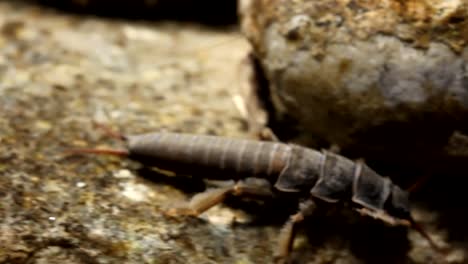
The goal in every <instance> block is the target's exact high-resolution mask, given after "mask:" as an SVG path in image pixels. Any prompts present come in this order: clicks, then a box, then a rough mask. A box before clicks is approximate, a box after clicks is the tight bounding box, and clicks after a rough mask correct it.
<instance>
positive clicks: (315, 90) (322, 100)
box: [241, 0, 468, 166]
mask: <svg viewBox="0 0 468 264" xmlns="http://www.w3.org/2000/svg"><path fill="white" fill-rule="evenodd" d="M242 3H243V4H242V5H241V8H242V14H243V31H244V32H245V33H246V35H247V36H248V38H249V40H250V41H251V42H252V44H253V47H254V52H255V54H256V56H257V58H258V59H259V61H260V63H261V65H262V66H263V71H264V73H265V75H266V78H267V79H268V81H269V85H270V92H271V97H272V99H271V100H272V103H273V107H274V110H275V111H276V113H274V115H273V117H272V119H274V120H276V121H278V120H279V122H280V123H284V122H285V120H290V119H294V120H295V121H296V123H297V124H296V125H297V127H296V129H297V130H298V132H297V138H296V139H295V140H297V141H298V142H301V143H304V144H307V145H312V146H321V147H324V146H327V144H328V145H330V144H337V145H338V146H340V147H341V149H342V151H343V152H344V153H347V154H349V155H352V156H356V157H359V156H361V157H365V158H368V159H378V160H380V161H393V163H396V162H400V163H405V164H406V165H408V164H419V165H421V163H423V166H424V164H425V163H427V161H428V160H431V159H433V158H434V156H435V155H436V154H435V153H439V152H441V151H442V150H441V149H443V147H444V145H445V144H446V143H447V140H448V138H449V137H450V136H451V135H452V133H453V132H454V131H455V130H462V131H465V132H466V131H468V127H467V125H466V124H468V122H467V121H468V2H467V1H465V0H457V1H448V0H435V1H433V0H411V1H398V0H385V1H352V0H323V1H283V0H259V1H250V0H245V1H242ZM275 114H276V116H275ZM280 126H281V125H280ZM282 127H284V125H283V126H282ZM282 132H284V131H279V132H278V133H279V134H280V135H282V134H287V133H282ZM289 133H291V130H290V131H289ZM283 138H287V136H284V137H283ZM390 163H391V162H390Z"/></svg>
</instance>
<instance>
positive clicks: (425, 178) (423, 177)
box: [406, 173, 431, 193]
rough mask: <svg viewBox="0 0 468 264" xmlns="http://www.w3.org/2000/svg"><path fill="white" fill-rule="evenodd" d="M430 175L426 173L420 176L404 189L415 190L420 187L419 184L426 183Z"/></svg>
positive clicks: (410, 191) (411, 191)
mask: <svg viewBox="0 0 468 264" xmlns="http://www.w3.org/2000/svg"><path fill="white" fill-rule="evenodd" d="M430 177H431V174H430V173H426V174H425V175H423V176H421V177H420V178H419V179H418V180H417V181H416V182H415V183H413V185H411V186H410V187H408V188H407V189H406V191H407V192H409V193H414V192H416V191H417V190H419V189H420V188H421V186H423V184H424V183H426V182H427V181H428V180H429V178H430Z"/></svg>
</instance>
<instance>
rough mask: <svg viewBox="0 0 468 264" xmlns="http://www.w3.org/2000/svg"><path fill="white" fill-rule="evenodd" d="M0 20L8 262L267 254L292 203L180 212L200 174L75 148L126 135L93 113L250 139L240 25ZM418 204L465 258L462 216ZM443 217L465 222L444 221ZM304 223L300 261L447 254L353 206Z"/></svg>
mask: <svg viewBox="0 0 468 264" xmlns="http://www.w3.org/2000/svg"><path fill="white" fill-rule="evenodd" d="M0 29H1V30H0V32H1V34H0V263H236V264H241V263H271V261H272V252H273V249H274V246H275V241H276V238H277V235H278V230H279V228H280V225H281V224H282V223H283V222H284V220H285V219H286V218H287V216H288V214H287V211H291V210H294V207H293V206H292V207H290V208H289V210H288V208H286V209H282V207H281V206H279V204H276V203H275V204H273V205H271V204H270V205H269V204H267V203H266V204H265V205H264V206H258V205H257V204H255V203H246V204H240V205H239V204H236V203H235V202H234V201H233V202H232V203H233V205H232V206H233V207H227V206H224V205H223V206H218V207H216V208H214V209H212V210H210V211H209V212H207V213H206V214H204V215H203V216H202V217H201V218H199V219H193V218H183V219H170V218H166V217H165V216H163V214H162V210H163V209H165V208H168V207H171V206H174V204H176V203H179V202H182V201H186V200H187V199H188V198H189V196H190V195H191V194H193V193H194V192H195V191H201V190H202V189H203V185H202V184H201V183H199V182H197V181H195V180H191V179H183V180H181V181H180V182H179V181H176V180H175V179H177V178H174V177H167V176H164V175H161V174H158V173H155V172H153V171H151V170H148V169H143V168H140V167H139V166H138V165H137V164H134V163H132V162H130V161H128V160H125V159H124V160H121V159H116V158H112V157H96V156H68V155H66V153H65V152H66V150H67V149H70V148H73V147H99V146H101V147H116V146H121V143H120V142H118V141H116V140H113V139H111V138H109V137H108V136H106V135H105V133H103V131H101V130H100V129H98V128H97V127H95V126H94V125H93V123H94V122H100V123H104V124H108V125H110V126H111V127H113V129H116V130H119V131H122V132H123V133H129V134H133V133H142V132H149V131H161V130H168V131H178V132H189V133H200V134H217V135H223V136H232V137H247V136H248V135H247V132H246V129H245V127H244V126H245V122H244V121H243V120H242V119H241V117H240V115H239V113H238V112H237V110H236V109H235V107H234V105H233V103H232V96H231V93H232V86H230V84H232V83H234V82H238V81H241V80H239V79H237V75H236V67H237V65H238V63H239V62H240V61H241V59H242V58H243V57H244V56H245V54H246V53H247V50H248V47H247V45H246V43H245V42H243V41H241V40H239V38H238V33H236V32H235V31H233V30H229V29H226V30H223V32H219V31H215V30H210V29H207V28H202V27H195V26H190V25H187V24H175V23H149V22H147V23H143V22H132V21H125V20H116V19H113V20H106V19H101V18H96V17H89V16H74V15H69V14H60V13H56V12H53V11H50V10H48V9H44V8H39V7H34V6H30V5H28V4H24V3H22V2H20V1H10V2H8V1H2V2H0ZM219 43H228V45H225V44H223V45H214V44H219ZM230 87H231V88H230ZM236 205H237V206H236ZM465 207H466V206H465ZM249 208H250V209H249ZM241 209H242V210H241ZM456 212H458V211H456ZM415 213H416V217H417V219H418V220H419V221H420V222H422V224H423V225H425V226H427V228H428V230H429V233H430V234H431V236H433V237H434V238H435V239H436V241H437V242H439V243H441V244H445V243H448V244H450V245H451V246H452V249H453V251H452V253H451V254H449V255H448V256H447V257H446V259H447V261H448V262H449V263H462V262H463V261H464V256H465V254H466V252H465V251H463V250H462V249H463V248H466V247H467V244H466V240H465V239H464V238H465V237H466V234H468V232H467V230H466V225H465V224H466V221H464V219H465V218H463V217H462V216H461V214H456V213H454V212H452V214H444V215H441V214H439V213H438V212H437V211H433V210H432V209H429V210H428V209H424V207H418V208H417V209H416V210H415ZM255 216H258V218H257V217H255ZM262 216H263V217H262ZM442 216H444V217H445V216H446V217H448V216H450V217H451V218H450V219H457V220H458V221H461V222H460V223H459V224H458V225H454V224H450V225H447V224H446V222H442V221H440V220H441V219H443V218H442ZM233 218H236V219H237V220H236V221H233ZM251 220H252V221H251ZM253 220H255V221H253ZM462 224H463V225H462ZM463 226H465V229H460V227H463ZM304 231H305V232H300V235H299V237H298V239H297V241H296V243H295V246H294V247H295V253H294V259H295V260H296V262H297V263H428V262H430V261H431V260H437V255H436V254H435V252H434V251H433V250H431V249H430V248H429V246H428V245H427V243H426V242H425V240H423V239H421V238H420V237H419V236H418V235H417V234H416V233H415V232H413V231H410V232H408V233H406V230H402V229H398V228H390V227H386V226H384V225H382V224H381V223H380V222H376V221H374V220H371V219H367V218H362V217H360V216H358V215H357V214H355V213H354V212H348V211H346V210H344V211H342V210H337V212H334V211H332V212H328V213H327V214H325V215H323V216H318V217H316V218H315V217H314V218H313V219H311V221H310V222H308V223H307V228H306V229H305V230H304ZM377 241H381V242H378V243H377Z"/></svg>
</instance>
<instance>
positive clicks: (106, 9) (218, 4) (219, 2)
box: [32, 0, 237, 25]
mask: <svg viewBox="0 0 468 264" xmlns="http://www.w3.org/2000/svg"><path fill="white" fill-rule="evenodd" d="M32 1H36V2H38V3H41V4H44V5H49V6H53V7H56V8H59V9H62V10H67V11H71V12H76V13H87V14H95V15H102V16H112V17H120V18H122V17H126V18H136V19H172V20H179V21H191V22H200V23H205V24H210V25H226V24H233V23H236V21H237V1H236V0H202V1H199V0H198V1H197V0H32Z"/></svg>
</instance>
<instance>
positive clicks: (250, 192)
mask: <svg viewBox="0 0 468 264" xmlns="http://www.w3.org/2000/svg"><path fill="white" fill-rule="evenodd" d="M228 195H235V196H253V197H265V196H273V193H272V191H271V186H270V184H269V183H268V182H266V181H264V180H262V179H256V178H247V179H245V180H241V181H238V182H236V183H233V184H231V185H230V186H225V187H220V188H216V189H208V190H207V191H205V192H203V193H199V194H197V195H195V196H194V197H193V198H192V199H191V200H190V202H189V203H188V204H186V205H183V206H179V207H175V208H171V209H169V210H167V211H166V212H165V214H166V215H168V216H182V215H189V216H198V215H200V214H202V213H203V212H205V211H207V210H208V209H210V208H211V207H213V206H215V205H217V204H219V203H222V202H223V201H224V200H225V199H226V197H227V196H228Z"/></svg>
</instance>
